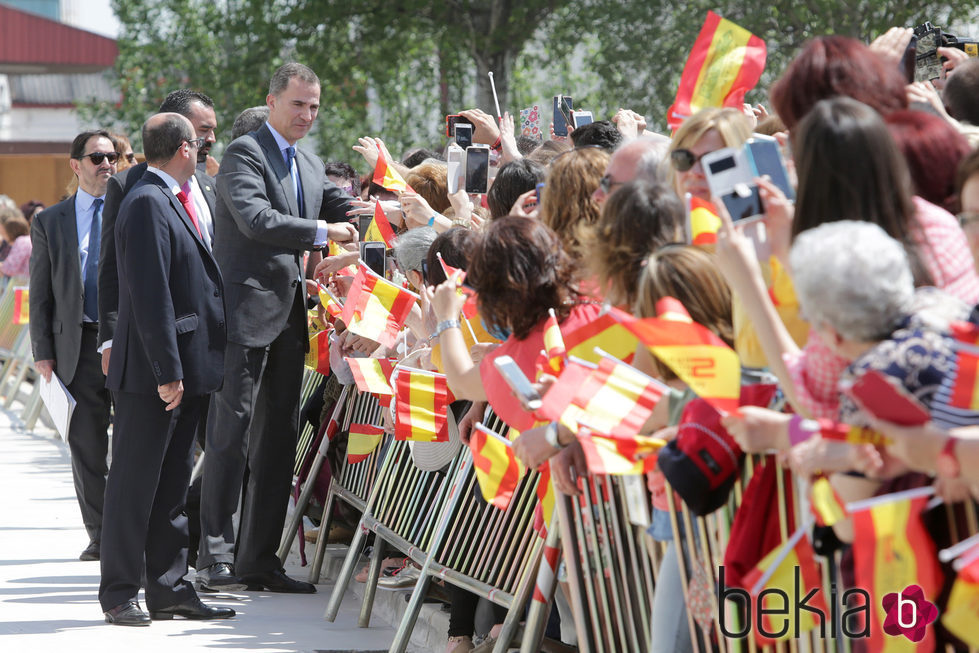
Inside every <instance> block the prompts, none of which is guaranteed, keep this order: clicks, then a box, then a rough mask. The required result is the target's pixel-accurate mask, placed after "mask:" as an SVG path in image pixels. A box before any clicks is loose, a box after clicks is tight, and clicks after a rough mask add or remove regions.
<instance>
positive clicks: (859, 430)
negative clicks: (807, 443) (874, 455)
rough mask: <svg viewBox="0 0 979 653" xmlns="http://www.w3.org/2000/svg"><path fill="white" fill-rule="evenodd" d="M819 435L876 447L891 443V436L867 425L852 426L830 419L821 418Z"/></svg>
mask: <svg viewBox="0 0 979 653" xmlns="http://www.w3.org/2000/svg"><path fill="white" fill-rule="evenodd" d="M818 421H819V435H820V437H822V438H823V439H824V440H833V441H835V442H847V443H849V444H872V445H874V446H875V447H883V446H885V445H888V444H890V443H891V440H890V438H888V437H886V436H885V435H884V434H883V433H880V432H878V431H875V430H873V429H871V428H868V427H866V426H850V425H849V424H843V423H841V422H834V421H833V420H830V419H825V418H824V419H820V420H818Z"/></svg>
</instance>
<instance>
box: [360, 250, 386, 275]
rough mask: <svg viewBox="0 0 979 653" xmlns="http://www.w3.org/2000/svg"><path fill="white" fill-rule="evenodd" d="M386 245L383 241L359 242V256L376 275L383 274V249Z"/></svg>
mask: <svg viewBox="0 0 979 653" xmlns="http://www.w3.org/2000/svg"><path fill="white" fill-rule="evenodd" d="M386 249H387V247H386V246H385V245H384V243H361V244H360V258H361V259H363V261H364V263H366V264H367V267H369V268H370V269H371V270H373V271H374V272H375V273H376V274H377V275H378V276H380V277H383V276H384V271H385V270H384V251H385V250H386Z"/></svg>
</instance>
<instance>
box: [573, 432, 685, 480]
mask: <svg viewBox="0 0 979 653" xmlns="http://www.w3.org/2000/svg"><path fill="white" fill-rule="evenodd" d="M581 426H582V427H584V428H582V429H581V430H579V431H578V442H579V443H580V444H581V449H582V450H583V451H584V452H585V462H586V463H587V465H588V470H589V471H590V472H592V473H593V474H609V475H616V476H618V475H628V474H644V473H646V472H651V471H653V470H654V469H656V455H655V454H656V453H657V452H658V451H659V450H660V449H662V448H663V447H664V446H666V441H665V440H662V439H660V438H652V437H648V436H645V435H633V436H631V437H628V438H617V437H605V436H603V435H599V434H598V433H594V432H592V431H591V430H590V427H588V425H587V424H586V423H582V424H581Z"/></svg>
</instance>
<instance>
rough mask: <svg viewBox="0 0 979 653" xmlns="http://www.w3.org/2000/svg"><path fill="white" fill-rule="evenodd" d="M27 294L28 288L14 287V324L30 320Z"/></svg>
mask: <svg viewBox="0 0 979 653" xmlns="http://www.w3.org/2000/svg"><path fill="white" fill-rule="evenodd" d="M28 294H29V293H28V289H27V288H25V287H20V288H14V317H13V323H14V324H27V323H28V322H30V319H31V310H30V301H29V300H28Z"/></svg>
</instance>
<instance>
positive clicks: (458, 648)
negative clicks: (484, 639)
mask: <svg viewBox="0 0 979 653" xmlns="http://www.w3.org/2000/svg"><path fill="white" fill-rule="evenodd" d="M471 650H473V641H472V639H471V638H469V637H466V636H465V635H461V636H459V637H450V638H449V641H448V643H447V644H446V645H445V653H469V651H471Z"/></svg>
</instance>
